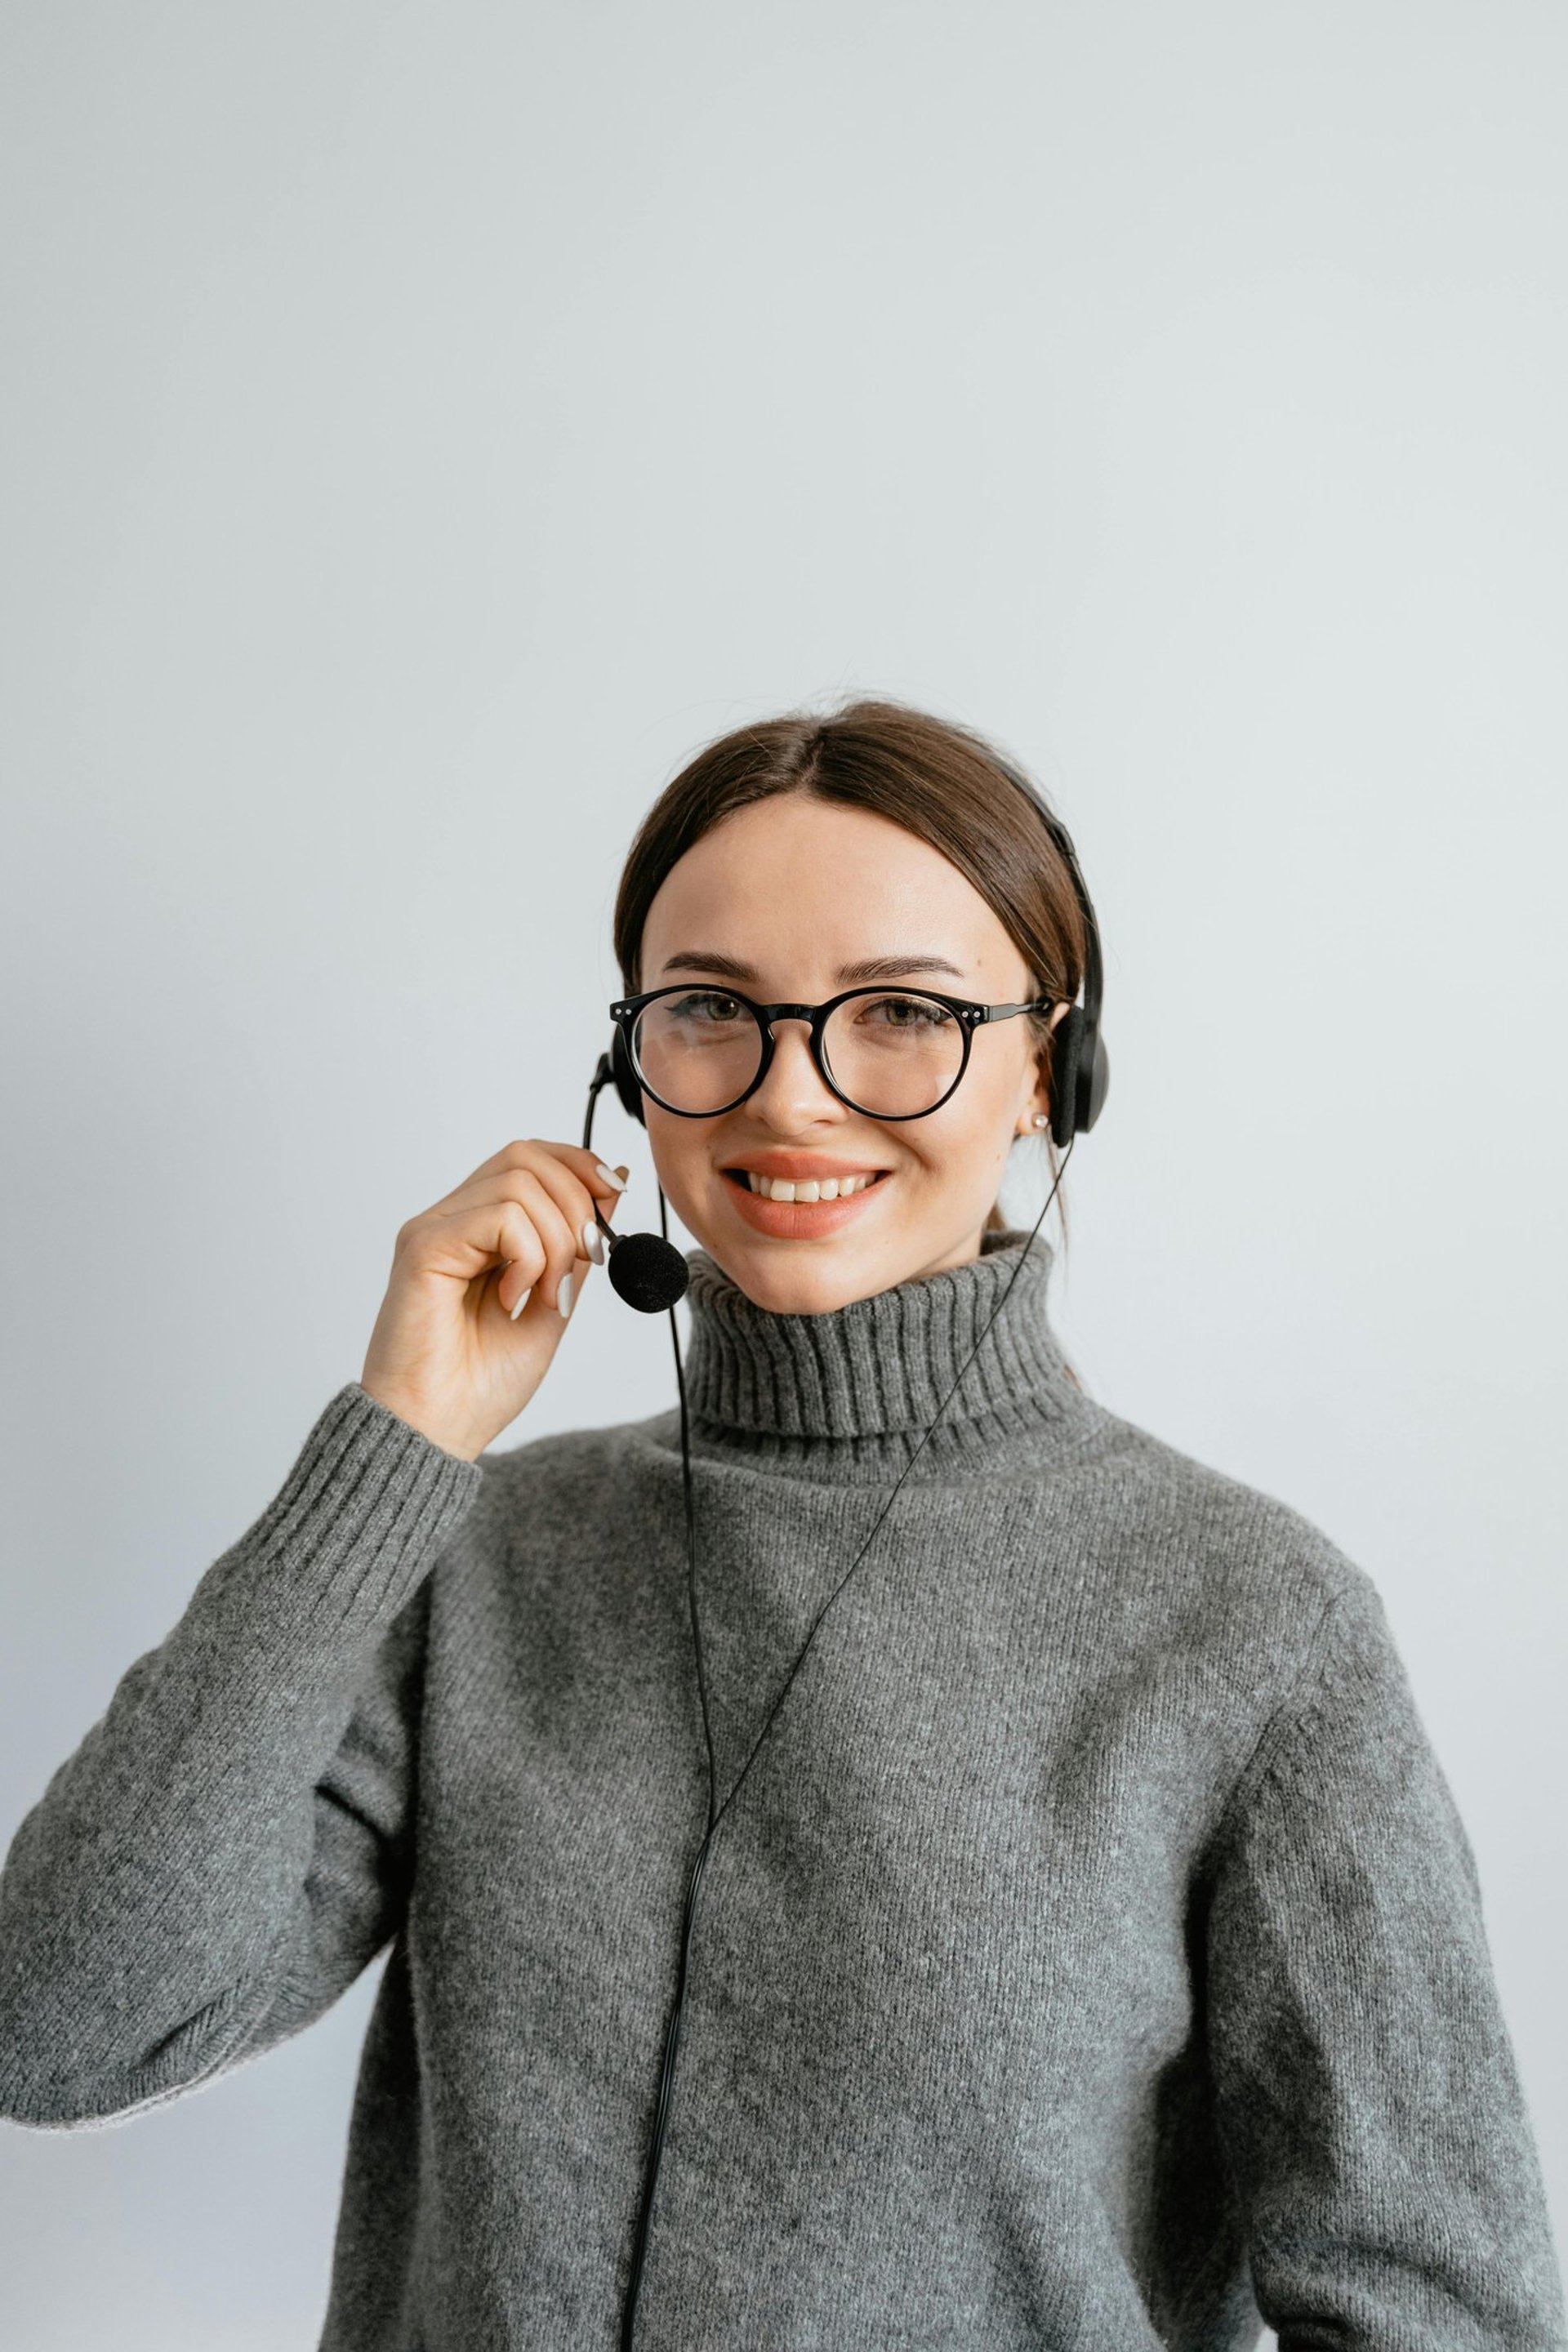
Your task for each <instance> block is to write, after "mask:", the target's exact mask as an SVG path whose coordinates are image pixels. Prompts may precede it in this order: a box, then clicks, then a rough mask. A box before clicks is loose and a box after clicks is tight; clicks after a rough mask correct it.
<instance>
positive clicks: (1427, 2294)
mask: <svg viewBox="0 0 1568 2352" xmlns="http://www.w3.org/2000/svg"><path fill="white" fill-rule="evenodd" d="M1347 1565H1348V1563H1347ZM1207 2009H1208V2023H1209V2042H1210V2053H1211V2063H1212V2066H1213V2072H1214V2077H1215V2088H1216V2093H1217V2096H1218V2100H1219V2113H1220V2121H1221V2127H1222V2131H1223V2134H1224V2137H1225V2142H1226V2150H1227V2154H1228V2157H1229V2160H1230V2165H1231V2168H1232V2172H1233V2174H1234V2178H1235V2181H1236V2184H1237V2192H1238V2195H1239V2197H1240V2199H1241V2201H1242V2205H1243V2208H1244V2210H1245V2213H1246V2219H1247V2242H1248V2246H1249V2250H1250V2253H1251V2262H1252V2274H1253V2283H1254V2290H1255V2293H1256V2294H1257V2298H1258V2308H1259V2309H1260V2311H1261V2312H1262V2313H1263V2315H1264V2317H1265V2318H1266V2319H1267V2320H1268V2324H1269V2325H1270V2326H1271V2327H1273V2328H1274V2329H1275V2331H1276V2332H1277V2334H1278V2336H1279V2342H1280V2347H1281V2352H1341V2347H1343V2352H1352V2347H1354V2352H1505V2347H1506V2352H1564V2347H1565V2346H1568V2331H1565V2328H1564V2316H1563V2289H1562V2280H1561V2274H1560V2272H1559V2268H1558V2263H1557V2258H1556V2252H1555V2249H1554V2247H1553V2244H1552V2232H1551V2227H1550V2223H1549V2221H1548V2217H1547V2211H1546V2203H1545V2194H1544V2189H1543V2187H1542V2177H1541V2170H1540V2166H1539V2162H1538V2158H1537V2155H1536V2149H1535V2146H1534V2141H1533V2138H1532V2136H1531V2123H1530V2118H1529V2115H1528V2112H1527V2109H1526V2105H1525V2102H1524V2097H1523V2094H1522V2091H1521V2084H1520V2080H1519V2075H1518V2072H1517V2068H1516V2065H1515V2062H1514V2054H1513V2051H1512V2048H1511V2045H1510V2040H1509V2035H1508V2031H1507V2027H1506V2025H1505V2023H1504V2021H1503V2018H1502V2015H1501V2011H1500V2006H1499V2000H1498V1995H1497V1990H1496V1987H1495V1984H1494V1981H1493V1976H1492V1969H1491V1960H1490V1955H1489V1948H1488V1942H1487V1935H1486V1928H1485V1925H1484V1922H1483V1918H1482V1912H1481V1895H1480V1885H1479V1877H1478V1874H1477V1871H1476V1864H1475V1857H1474V1854H1473V1852H1472V1850H1471V1847H1470V1843H1469V1841H1468V1837H1467V1835H1466V1832H1465V1830H1464V1827H1463V1824H1462V1823H1461V1822H1460V1819H1459V1816H1458V1810H1457V1808H1456V1806H1455V1803H1454V1800H1453V1796H1452V1794H1451V1792H1450V1790H1449V1788H1448V1784H1447V1780H1446V1779H1445V1777H1444V1774H1443V1771H1442V1768H1441V1766H1440V1765H1439V1763H1438V1761H1437V1759H1436V1755H1435V1753H1434V1751H1433V1749H1432V1747H1431V1745H1430V1742H1429V1740H1428V1738H1427V1737H1426V1730H1425V1727H1424V1726H1423V1723H1422V1721H1421V1718H1420V1716H1419V1714H1418V1713H1417V1710H1416V1706H1415V1699H1414V1696H1413V1694H1412V1691H1411V1687H1410V1684H1409V1681H1408V1679H1407V1677H1406V1675H1405V1668H1404V1664H1403V1663H1402V1661H1401V1659H1400V1657H1399V1654H1398V1652H1397V1650H1396V1649H1395V1646H1394V1639H1393V1634H1392V1632H1391V1630H1390V1627H1389V1624H1388V1621H1387V1617H1386V1614H1385V1612H1384V1606H1383V1602H1382V1600H1381V1598H1380V1596H1379V1594H1378V1591H1377V1589H1376V1587H1375V1585H1374V1584H1373V1581H1372V1580H1371V1578H1370V1577H1368V1576H1367V1575H1365V1573H1364V1571H1363V1570H1352V1575H1351V1576H1350V1578H1349V1579H1347V1582H1346V1588H1345V1590H1344V1591H1342V1593H1341V1594H1340V1596H1339V1597H1338V1598H1337V1600H1336V1601H1334V1602H1333V1603H1332V1604H1331V1607H1330V1609H1329V1611H1328V1612H1327V1615H1326V1618H1325V1622H1324V1625H1323V1627H1322V1629H1321V1639H1320V1642H1319V1644H1318V1648H1317V1653H1316V1658H1315V1663H1314V1666H1313V1668H1312V1670H1311V1672H1310V1677H1309V1683H1308V1686H1307V1688H1306V1689H1305V1690H1304V1691H1303V1692H1302V1693H1301V1694H1300V1696H1299V1698H1298V1700H1297V1702H1296V1703H1294V1704H1293V1705H1292V1706H1290V1708H1289V1711H1288V1713H1287V1714H1286V1716H1285V1717H1282V1718H1281V1720H1280V1721H1279V1723H1278V1724H1277V1725H1276V1727H1274V1729H1273V1730H1272V1731H1271V1733H1270V1734H1269V1735H1268V1738H1266V1741H1265V1744H1264V1746H1263V1747H1262V1748H1260V1749H1259V1751H1258V1754H1257V1756H1256V1757H1255V1758H1254V1759H1253V1762H1252V1764H1251V1766H1250V1767H1249V1768H1248V1770H1247V1773H1246V1775H1245V1776H1244V1780H1243V1783H1242V1785H1241V1787H1240V1788H1239V1789H1238V1790H1237V1794H1236V1796H1235V1798H1234V1799H1233V1801H1232V1803H1231V1806H1230V1809H1229V1813H1228V1817H1227V1821H1226V1826H1225V1830H1224V1832H1223V1834H1222V1838H1221V1842H1220V1847H1219V1858H1218V1866H1217V1875H1216V1877H1215V1885H1214V1890H1213V1901H1212V1906H1211V1909H1210V1913H1209V1934H1208V1981H1207Z"/></svg>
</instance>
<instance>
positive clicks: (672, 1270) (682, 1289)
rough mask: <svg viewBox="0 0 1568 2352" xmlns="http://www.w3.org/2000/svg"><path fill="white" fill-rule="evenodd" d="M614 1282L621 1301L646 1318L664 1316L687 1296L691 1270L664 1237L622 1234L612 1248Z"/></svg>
mask: <svg viewBox="0 0 1568 2352" xmlns="http://www.w3.org/2000/svg"><path fill="white" fill-rule="evenodd" d="M609 1273H610V1281H611V1284H612V1285H613V1286H614V1288H615V1291H616V1296H617V1297H620V1298H624V1299H625V1300H626V1305H627V1306H628V1307H636V1308H637V1311H638V1313H639V1314H642V1315H662V1314H663V1313H664V1311H665V1309H666V1308H667V1307H673V1306H674V1305H675V1302H676V1300H677V1299H678V1298H684V1297H685V1296H686V1287H687V1284H688V1283H689V1280H690V1278H691V1277H690V1269H689V1266H688V1265H687V1263H686V1260H685V1259H684V1258H683V1257H682V1255H681V1254H680V1252H679V1250H678V1249H677V1248H676V1246H675V1244H674V1243H673V1242H667V1241H666V1240H665V1238H664V1236H663V1234H620V1235H618V1237H617V1238H616V1239H615V1240H614V1241H612V1242H611V1244H610V1266H609Z"/></svg>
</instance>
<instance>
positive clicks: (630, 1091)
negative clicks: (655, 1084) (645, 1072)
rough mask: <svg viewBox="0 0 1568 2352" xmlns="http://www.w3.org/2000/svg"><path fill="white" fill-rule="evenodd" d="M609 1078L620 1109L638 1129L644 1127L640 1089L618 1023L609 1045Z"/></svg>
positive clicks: (645, 1120) (645, 1122)
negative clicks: (613, 1083) (628, 1114)
mask: <svg viewBox="0 0 1568 2352" xmlns="http://www.w3.org/2000/svg"><path fill="white" fill-rule="evenodd" d="M610 1076H611V1077H612V1078H613V1079H614V1080H615V1084H616V1094H617V1095H618V1096H619V1097H620V1104H621V1108H622V1109H623V1110H625V1111H628V1112H629V1113H630V1114H631V1116H632V1118H635V1119H636V1121H637V1125H638V1126H639V1127H646V1126H647V1119H646V1118H644V1117H643V1107H642V1088H641V1087H639V1086H638V1084H637V1072H636V1071H635V1070H634V1069H633V1067H632V1057H631V1055H629V1054H628V1053H627V1051H626V1038H625V1037H624V1035H623V1034H622V1033H621V1028H620V1024H618V1023H617V1024H616V1033H615V1035H614V1037H613V1038H612V1040H611V1043H610Z"/></svg>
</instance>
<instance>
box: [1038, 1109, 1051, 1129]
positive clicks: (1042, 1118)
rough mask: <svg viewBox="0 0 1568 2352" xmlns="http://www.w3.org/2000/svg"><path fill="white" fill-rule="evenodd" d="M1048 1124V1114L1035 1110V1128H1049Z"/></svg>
mask: <svg viewBox="0 0 1568 2352" xmlns="http://www.w3.org/2000/svg"><path fill="white" fill-rule="evenodd" d="M1050 1123H1051V1121H1050V1115H1049V1113H1048V1112H1047V1111H1043V1110H1037V1112H1036V1113H1035V1125H1036V1126H1037V1127H1049V1125H1050Z"/></svg>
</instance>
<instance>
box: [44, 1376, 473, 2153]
mask: <svg viewBox="0 0 1568 2352" xmlns="http://www.w3.org/2000/svg"><path fill="white" fill-rule="evenodd" d="M483 1475H484V1473H483V1470H482V1468H481V1467H480V1465H479V1464H477V1463H471V1462H468V1461H465V1460H462V1459H461V1458H459V1457H458V1455H456V1454H448V1453H447V1452H445V1451H444V1449H443V1448H441V1447H440V1446H438V1445H437V1444H433V1443H432V1442H431V1440H430V1439H428V1438H426V1437H425V1436H423V1435H421V1434H420V1433H419V1432H418V1431H417V1430H415V1429H412V1428H411V1427H410V1426H409V1425H408V1424H407V1423H405V1422H404V1421H402V1420H401V1419H400V1418H399V1417H398V1416H397V1415H396V1414H395V1413H393V1412H389V1411H388V1410H387V1409H386V1407H385V1406H384V1405H382V1404H379V1403H377V1402H375V1401H374V1399H373V1398H371V1397H369V1396H367V1395H366V1394H365V1392H364V1391H363V1389H362V1388H361V1387H360V1385H359V1383H358V1382H357V1381H351V1382H350V1383H349V1384H348V1385H347V1386H346V1387H345V1388H343V1389H341V1390H340V1391H338V1393H337V1395H336V1396H334V1397H333V1398H332V1399H331V1402H329V1403H328V1404H327V1405H326V1406H325V1407H324V1408H323V1410H322V1412H321V1414H320V1416H319V1417H318V1419H317V1421H316V1423H315V1425H314V1427H313V1428H312V1429H311V1431H310V1434H309V1435H308V1437H307V1438H306V1440H305V1443H304V1444H303V1446H302V1447H301V1449H300V1454H299V1455H298V1456H297V1458H296V1460H295V1463H294V1466H293V1468H292V1469H291V1471H290V1472H289V1475H288V1477H287V1478H286V1480H285V1481H284V1483H283V1485H282V1486H281V1487H280V1489H279V1492H278V1494H277V1495H276V1496H275V1497H274V1498H273V1500H272V1502H271V1503H269V1504H268V1507H267V1509H266V1510H265V1511H264V1512H263V1513H262V1514H261V1517H259V1518H258V1519H257V1520H256V1522H255V1523H254V1525H253V1526H252V1527H251V1528H248V1529H247V1532H246V1534H245V1535H243V1536H242V1537H241V1538H240V1539H239V1541H238V1542H237V1543H236V1544H234V1545H233V1546H231V1547H230V1549H228V1550H227V1551H226V1552H225V1553H223V1554H222V1555H221V1557H220V1558H219V1559H216V1560H215V1561H214V1563H213V1564H212V1566H211V1567H210V1568H209V1569H208V1570H206V1572H205V1575H204V1576H203V1577H202V1579H201V1580H200V1582H199V1583H198V1584H197V1586H196V1588H195V1592H194V1593H193V1595H192V1597H191V1600H190V1601H189V1602H188V1604H187V1606H186V1608H185V1611H184V1615H183V1616H182V1617H181V1618H180V1620H179V1622H178V1623H177V1624H175V1625H174V1628H173V1630H172V1631H171V1632H170V1633H168V1635H167V1636H166V1637H165V1639H164V1640H163V1642H162V1643H160V1644H159V1646H158V1647H157V1648H156V1649H154V1650H151V1651H149V1652H148V1653H147V1654H145V1655H144V1656H142V1657H140V1658H138V1659H137V1660H136V1661H135V1662H134V1664H132V1665H131V1666H130V1667H129V1668H128V1669H127V1671H126V1673H125V1674H124V1675H123V1676H122V1677H121V1681H120V1684H119V1685H118V1687H117V1688H116V1690H115V1693H114V1696H113V1698H112V1700H111V1701H110V1706H109V1707H108V1710H107V1711H106V1713H105V1714H104V1715H103V1716H102V1717H100V1720H99V1721H98V1722H97V1723H96V1724H94V1725H93V1727H92V1728H91V1729H90V1730H89V1732H88V1734H87V1736H86V1738H84V1739H83V1740H82V1741H81V1743H80V1745H79V1747H78V1748H77V1749H76V1751H75V1753H74V1754H73V1755H71V1756H70V1757H68V1759H66V1761H65V1762H64V1763H63V1764H62V1765H60V1767H59V1768H58V1770H57V1771H56V1772H55V1773H54V1775H53V1777H52V1778H51V1780H49V1781H48V1783H47V1787H46V1788H45V1790H44V1793H43V1795H42V1796H41V1797H40V1798H39V1799H38V1801H37V1804H36V1805H35V1806H34V1807H33V1809H32V1811H31V1812H29V1813H28V1814H27V1815H26V1819H25V1820H24V1821H23V1822H22V1823H21V1826H20V1827H19V1828H18V1829H17V1831H16V1834H15V1836H14V1838H13V1839H12V1842H11V1845H10V1848H9V1851H8V1853H7V1854H6V1857H5V1867H4V1870H3V1871H0V2116H6V2117H9V2118H10V2119H11V2120H12V2121H14V2122H16V2123H21V2124H29V2125H34V2126H40V2127H45V2128H48V2127H54V2128H66V2127H69V2126H84V2125H89V2124H93V2123H106V2122H110V2121H112V2120H116V2119H118V2118H120V2117H121V2116H127V2115H130V2114H132V2113H134V2112H138V2111H140V2110H141V2109H142V2108H144V2107H148V2106H153V2105H161V2104H162V2103H163V2101H165V2100H167V2099H170V2098H174V2097H176V2096H178V2095H180V2094H181V2093H182V2092H183V2091H185V2090H188V2089H189V2088H191V2087H192V2086H193V2085H194V2084H197V2083H199V2082H203V2081H205V2080H206V2079H208V2078H209V2077H210V2076H212V2075H213V2074H216V2073H217V2072H219V2071H220V2070H221V2069H222V2068H224V2067H225V2066H227V2065H232V2064H234V2063H237V2061H238V2059H240V2058H241V2057H244V2056H250V2055H254V2054H255V2053H257V2052H258V2051H260V2050H262V2049H265V2048H267V2047H268V2046H269V2045H270V2044H271V2043H273V2042H278V2041H280V2040H282V2039H283V2038H284V2036H285V2035H287V2034H289V2033H293V2032H299V2031H300V2028H301V2027H303V2026H305V2025H307V2024H309V2023H310V2021H311V2020H312V2019H314V2018H315V2017H317V2016H319V2015H320V2014H321V2011H323V2010H324V2009H326V2008H327V2007H328V2006H329V2004H330V2003H331V2001H332V2000H335V1999H336V1998H337V1996H338V1994H339V1993H341V1992H342V1990H344V1989H345V1987H346V1986H348V1985H349V1984H350V1983H351V1982H352V1981H353V1979H354V1977H355V1976H357V1975H358V1973H359V1971H360V1970H361V1969H363V1967H364V1966H365V1965H366V1963H367V1962H368V1961H369V1960H370V1959H371V1958H373V1957H374V1954H375V1952H377V1951H378V1950H379V1949H380V1948H381V1947H382V1945H383V1944H384V1942H385V1941H386V1939H387V1937H388V1936H389V1935H391V1934H392V1932H393V1931H394V1929H395V1927H396V1925H397V1922H398V1919H399V1918H400V1916H401V1915H402V1906H403V1901H404V1896H405V1886H406V1853H405V1844H406V1839H405V1832H406V1803H407V1793H408V1788H409V1780H410V1774H409V1761H410V1752H411V1744H412V1738H413V1730H414V1719H415V1713H416V1706H417V1687H418V1677H419V1671H420V1664H421V1659H422V1651H423V1637H424V1624H425V1619H426V1613H427V1602H428V1597H429V1596H428V1592H427V1590H426V1578H427V1573H428V1571H429V1570H430V1569H431V1567H432V1566H433V1565H434V1563H435V1560H436V1559H437V1555H438V1553H439V1550H440V1549H441V1546H442V1544H443V1542H444V1541H445V1540H446V1539H447V1538H448V1537H449V1536H450V1535H451V1534H452V1533H453V1531H454V1530H455V1528H457V1526H458V1524H459V1522H460V1521H461V1519H462V1518H463V1517H465V1516H466V1514H467V1511H468V1508H469V1507H470V1506H471V1504H472V1503H473V1501H474V1499H475V1497H476V1496H477V1494H478V1490H479V1486H480V1484H481V1481H482V1479H483Z"/></svg>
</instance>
